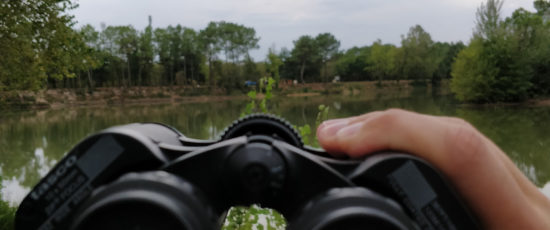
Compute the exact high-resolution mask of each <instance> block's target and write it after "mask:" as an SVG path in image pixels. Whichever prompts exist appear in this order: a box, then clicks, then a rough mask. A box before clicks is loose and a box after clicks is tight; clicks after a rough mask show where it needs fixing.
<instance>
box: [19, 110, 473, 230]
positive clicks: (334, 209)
mask: <svg viewBox="0 0 550 230" xmlns="http://www.w3.org/2000/svg"><path fill="white" fill-rule="evenodd" d="M380 135H383V134H380ZM365 141H368V140H365ZM251 204H258V205H260V206H261V207H268V208H272V209H275V210H277V211H279V212H280V213H281V214H283V216H285V217H286V219H287V220H288V228H289V229H307V230H309V229H318V230H329V229H340V230H347V229H369V228H373V229H479V228H480V225H479V223H478V221H477V219H476V218H475V216H473V215H472V212H471V211H470V210H469V209H468V207H467V206H466V205H465V204H464V203H463V202H462V200H461V198H460V196H459V195H458V194H457V193H456V192H455V191H454V190H453V188H452V186H451V185H450V184H449V183H448V182H447V181H446V179H445V177H444V176H443V175H442V174H441V173H440V172H438V170H437V169H435V168H434V167H432V166H431V165H430V164H429V163H427V162H426V161H424V160H422V159H419V158H417V157H414V156H412V155H410V154H404V153H398V152H392V151H386V152H379V153H375V154H371V155H369V156H367V157H365V158H363V159H349V158H336V157H333V156H331V155H329V154H327V153H326V152H324V151H322V150H320V149H315V148H312V147H309V146H305V145H304V144H303V143H302V140H301V137H300V135H299V134H298V133H297V132H296V130H295V129H294V128H292V126H291V125H290V124H288V122H286V121H284V120H283V119H281V118H279V117H276V116H273V115H266V114H254V115H250V116H247V117H244V118H241V119H239V120H237V121H235V122H234V123H233V124H232V125H230V126H229V127H228V128H226V129H225V131H224V132H223V134H222V135H221V138H220V139H218V140H197V139H191V138H188V137H186V136H184V135H183V134H181V133H180V132H179V131H177V130H176V129H174V128H171V127H169V126H166V125H163V124H158V123H139V124H128V125H123V126H117V127H112V128H109V129H106V130H104V131H101V132H99V133H97V134H94V135H91V136H89V137H87V138H85V139H84V140H83V141H81V142H80V143H79V144H77V145H76V146H75V147H74V148H73V149H72V150H70V152H69V153H68V154H67V155H66V156H65V157H64V158H63V159H62V160H61V161H59V162H58V163H57V164H56V166H55V167H53V169H52V170H51V171H50V172H49V173H48V174H47V175H46V176H45V177H44V178H42V180H41V181H40V182H39V183H38V184H37V185H36V186H35V187H34V188H33V189H32V190H31V191H30V193H29V194H28V195H27V196H26V197H25V199H24V200H23V201H22V203H21V205H20V206H19V208H18V210H17V212H16V216H15V228H16V229H17V230H23V229H39V230H51V229H61V230H64V229H142V230H143V229H178V230H179V229H189V230H193V229H200V230H203V229H205V230H209V229H220V227H221V223H222V222H223V218H224V215H225V214H226V213H227V210H228V209H229V208H230V207H232V206H236V205H251Z"/></svg>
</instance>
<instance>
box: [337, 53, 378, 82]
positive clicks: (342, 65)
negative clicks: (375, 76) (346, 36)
mask: <svg viewBox="0 0 550 230" xmlns="http://www.w3.org/2000/svg"><path fill="white" fill-rule="evenodd" d="M370 49H371V48H370V47H368V46H365V47H352V48H350V49H348V50H347V51H346V52H345V53H344V54H343V55H342V56H341V57H340V58H339V59H338V61H337V62H336V73H338V75H340V77H341V79H342V80H343V81H360V80H372V76H371V73H370V72H369V71H367V68H366V67H367V62H366V60H367V59H368V57H369V55H370Z"/></svg>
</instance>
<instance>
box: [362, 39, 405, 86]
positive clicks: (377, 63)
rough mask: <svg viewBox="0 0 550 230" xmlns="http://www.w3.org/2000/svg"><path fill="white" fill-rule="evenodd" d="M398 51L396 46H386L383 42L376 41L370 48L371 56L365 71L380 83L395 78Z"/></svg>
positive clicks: (368, 58)
mask: <svg viewBox="0 0 550 230" xmlns="http://www.w3.org/2000/svg"><path fill="white" fill-rule="evenodd" d="M396 50H397V48H396V47H395V46H394V45H384V44H382V41H381V40H377V41H375V42H374V43H373V44H372V46H371V48H370V55H368V56H367V58H366V60H365V61H366V63H367V66H366V67H365V70H366V71H368V72H370V74H371V75H372V76H373V77H374V78H375V79H377V80H378V82H381V81H382V80H383V79H390V78H393V76H394V75H395V73H396V67H395V65H396V54H397V53H396Z"/></svg>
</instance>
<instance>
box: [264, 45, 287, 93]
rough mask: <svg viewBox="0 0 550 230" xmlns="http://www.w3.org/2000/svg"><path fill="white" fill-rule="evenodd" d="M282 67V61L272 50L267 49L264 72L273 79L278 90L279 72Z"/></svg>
mask: <svg viewBox="0 0 550 230" xmlns="http://www.w3.org/2000/svg"><path fill="white" fill-rule="evenodd" d="M282 65H283V61H282V60H281V58H280V57H279V56H278V55H277V54H275V51H274V50H273V49H269V52H268V54H267V61H266V71H267V73H268V74H269V75H270V76H271V77H272V78H273V79H275V88H278V83H279V81H280V79H281V76H280V74H279V72H280V68H281V66H282Z"/></svg>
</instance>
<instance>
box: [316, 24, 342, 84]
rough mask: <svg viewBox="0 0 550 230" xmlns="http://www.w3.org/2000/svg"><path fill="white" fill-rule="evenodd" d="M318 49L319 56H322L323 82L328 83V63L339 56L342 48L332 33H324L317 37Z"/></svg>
mask: <svg viewBox="0 0 550 230" xmlns="http://www.w3.org/2000/svg"><path fill="white" fill-rule="evenodd" d="M315 41H316V43H317V47H318V49H319V55H320V56H321V64H322V66H323V70H322V71H321V75H322V77H321V78H322V79H323V81H325V82H327V77H328V76H327V68H326V67H327V62H328V61H329V60H330V59H332V58H333V57H334V56H335V55H336V54H338V48H340V41H338V40H336V38H335V37H334V35H332V34H330V33H322V34H319V35H317V36H316V37H315Z"/></svg>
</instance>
